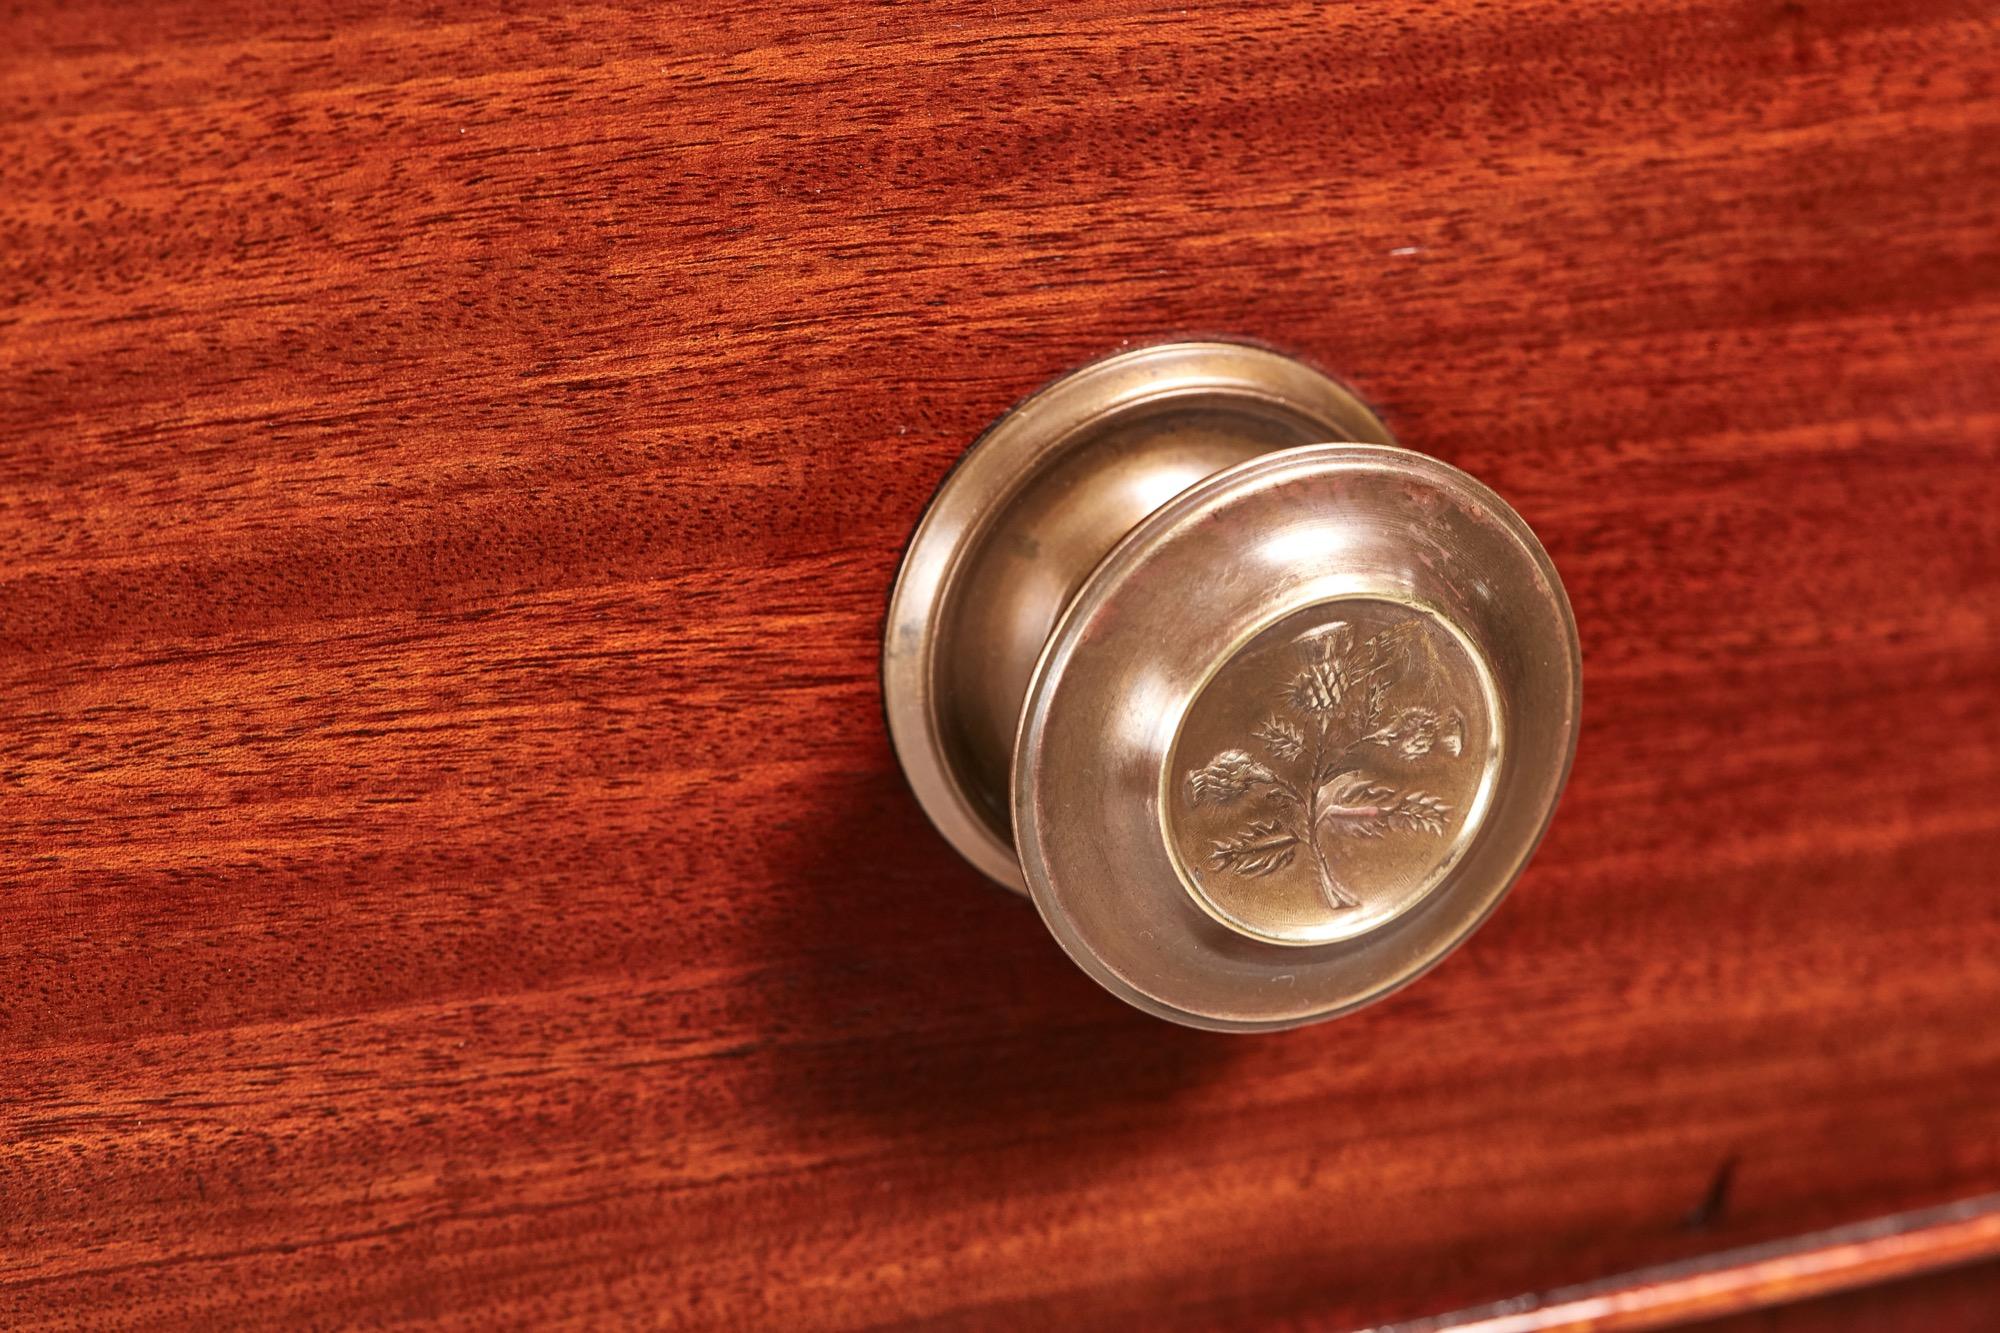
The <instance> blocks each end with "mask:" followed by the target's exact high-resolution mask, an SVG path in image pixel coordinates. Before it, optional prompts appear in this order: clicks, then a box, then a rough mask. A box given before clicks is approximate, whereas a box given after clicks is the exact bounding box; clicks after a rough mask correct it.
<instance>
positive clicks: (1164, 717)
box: [883, 343, 1581, 1031]
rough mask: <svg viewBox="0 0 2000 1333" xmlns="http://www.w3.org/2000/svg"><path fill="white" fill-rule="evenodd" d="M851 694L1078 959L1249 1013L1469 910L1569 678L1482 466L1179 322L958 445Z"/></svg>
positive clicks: (1541, 765)
mask: <svg viewBox="0 0 2000 1333" xmlns="http://www.w3.org/2000/svg"><path fill="white" fill-rule="evenodd" d="M1328 440H1334V441H1340V443H1331V444H1329V443H1324V441H1328ZM883 690H884V697H885V701H886V704H887V709H888V717H889V725H890V731H891V734H892V736H893V738H894V741H895V746H896V752H897V754H898V756H899V757H900V758H901V760H902V763H903V766H904V770H905V772H906V773H907V774H908V775H909V777H910V781H911V785H912V786H913V787H914V789H915V791H916V794H917V797H918V799H919V800H920V801H921V802H922V803H923V806H924V809H925V811H926V812H927V813H928V814H929V815H930V817H931V819H932V821H933V822H934V823H935V824H936V825H937V827H938V829H939V830H940V831H941V832H942V833H943V834H944V835H945V837H946V838H947V839H949V840H950V841H951V843H952V844H953V845H954V846H955V847H957V848H958V850H959V851H960V852H962V853H963V854H964V855H965V856H966V857H967V858H968V859H969V860H971V861H972V862H973V864H975V865H977V866H978V867H979V868H980V869H981V870H983V871H985V872H986V873H987V874H988V875H990V876H991V877H992V878H994V879H996V880H998V881H1000V882H1001V883H1003V884H1006V885H1008V886H1010V887H1012V888H1015V889H1017V890H1025V891H1026V892H1027V893H1028V894H1030V895H1031V896H1032V897H1033V899H1034V901H1035V904H1036V906H1037V907H1038V908H1039V909H1040V910H1041V913H1042V917H1043V919H1044V920H1045V921H1046V922H1047V923H1048V927H1049V929H1050V931H1051V932H1052V933H1053V934H1054V935H1055V937H1056V939H1057V940H1058V941H1059V942H1060V943H1061V944H1062V946H1063V948H1064V949H1065V950H1067V951H1068V952H1069V954H1070V956H1071V957H1072V958H1074V959H1075V960H1076V962H1077V963H1078V964H1079V965H1081V966H1082V967H1083V968H1084V969H1085V970H1086V971H1088V972H1089V973H1090V974H1091V975H1092V976H1093V977H1095V978H1097V980H1098V981H1100V982H1101V983H1103V984H1104V985H1105V986H1106V987H1107V988H1108V989H1110V990H1111V991H1112V992H1113V993H1115V994H1117V995H1119V996H1120V997H1122V998H1123V999H1125V1000H1127V1001H1129V1002H1131V1003H1132V1004H1135V1005H1137V1006H1138V1007H1140V1008H1142V1009H1145V1010H1147V1011H1148V1012H1150V1013H1154V1014H1158V1015H1160V1016H1161V1017H1164V1018H1170V1019H1173V1020H1176V1021H1178V1022H1182V1023H1188V1024H1191V1025H1194V1026H1197V1027H1205V1028H1216V1029H1224V1030H1230V1031H1246V1030H1258V1029H1268V1028H1280V1027H1289V1026H1293V1025H1296V1024H1299V1023H1307V1022H1312V1021H1315V1020H1318V1019H1323V1018H1329V1017H1332V1016H1333V1015H1335V1014H1339V1013H1344V1012H1346V1011H1348V1010H1351V1009H1354V1008H1356V1007H1358V1006H1360V1005H1362V1004H1366V1003H1367V1002H1369V1001H1370V1000H1374V999H1377V998H1380V997H1381V996H1382V995H1385V994H1387V993H1388V992H1389V991H1391V990H1393V989H1395V988H1396V987H1398V986H1400V985H1402V984H1403V983H1405V982H1407V981H1409V980H1411V979H1413V978H1414V977H1416V976H1417V975H1418V974H1420V973H1421V972H1423V971H1424V970H1425V969H1426V968H1428V967H1429V966H1430V965H1431V964H1433V963H1435V962H1436V961H1437V960H1438V959H1439V958H1441V957H1443V956H1444V954H1446V953H1447V952H1449V951H1450V950H1451V949H1452V948H1453V947H1454V946H1455V945H1457V944H1458V943H1459V942H1460V941H1462V940H1463V939H1464V938H1465V937H1466V936H1467V935H1468V934H1470V933H1471V931H1472V930H1473V929H1474V928H1475V927H1476V926H1478V924H1479V923H1480V922H1481V921H1482V920H1484V919H1485V917H1486V915H1487V914H1488V913H1489V912H1491V911H1492V909H1493V908H1494V906H1495V905H1496V904H1497V903H1498V902H1499V900H1500V898H1501V897H1502V896H1503V895H1504V894H1505V893H1506V891H1507V890H1508V888H1509V887H1510V886H1511V885H1512V884H1513V881H1514V879H1515V878H1516V876H1518V875H1519V873H1520V871H1521V869H1522V867H1523V866H1524V865H1526V863H1527V860H1528V857H1529V856H1530V855H1531V854H1532V852H1533V851H1534V848H1535V844H1536V843H1537V842H1538V841H1539V840H1540V838H1541V835H1542V832H1543V830H1544V829H1545V828H1546V827H1547V826H1548V822H1549V819H1550V817H1551V816H1552V815H1553V813H1554V811H1555V806H1556V801H1557V799H1558V797H1559V796H1560V794H1561V791H1562V786H1563V781H1564V779H1565V778H1566V776H1567V775H1568V771H1569V764H1570V758H1571V756H1572V754H1573V753H1574V750H1575V745H1576V731H1577V719H1578V712H1579V706H1580V698H1581V679H1580V662H1579V654H1578V645H1577V636H1576V624H1575V621H1574V620H1573V619H1572V617H1571V614H1570V608H1569V601H1568V598H1567V597H1566V596H1565V595H1564V593H1563V588H1562V583H1561V581H1560V580H1559V579H1558V578H1557V576H1556V572H1555V569H1554V567H1553V566H1552V565H1551V564H1550V563H1549V558H1548V556H1547V554H1546V553H1545V552H1544V551H1543V550H1542V547H1541V544H1540V543H1539V542H1537V541H1536V540H1535V537H1534V534H1533V533H1532V532H1530V531H1529V530H1528V527H1527V525H1526V524H1525V523H1523V522H1522V521H1521V518H1520V516H1519V515H1517V514H1515V513H1514V511H1513V510H1512V509H1510V508H1508V506H1507V504H1506V503H1505V502H1504V501H1503V500H1501V499H1500V497H1498V496H1497V495H1495V494H1494V493H1493V492H1492V491H1490V490H1488V489H1487V488H1486V487H1484V486H1482V485H1480V484H1479V483H1478V482H1477V481H1474V480H1473V479H1472V478H1471V477H1469V476H1467V475H1466V474H1464V473H1463V472H1460V471H1458V470H1457V469H1455V468H1453V467H1450V466H1449V465H1447V464H1445V463H1442V462H1440V461H1438V460H1437V459H1434V458H1430V457H1427V456H1425V455H1423V454H1418V453H1413V452H1411V451H1409V450H1407V449H1402V448H1398V447H1396V446H1395V444H1394V442H1393V440H1392V438H1391V437H1390V435H1389V432H1388V431H1387V429H1386V428H1385V427H1384V426H1383V425H1382V423H1381V422H1380V421H1379V420H1377V419H1376V417H1375V416H1374V414H1373V413H1371V412H1370V411H1369V410H1368V409H1367V408H1366V407H1365V406H1364V405H1363V404H1362V403H1361V402H1360V401H1359V400H1358V399H1356V398H1355V397H1354V396H1353V395H1352V394H1350V393H1348V392H1347V391H1346V390H1345V389H1343V388H1342V387H1341V386H1340V385H1338V384H1336V383H1334V382H1333V381H1332V380H1329V379H1327V378H1326V377H1325V376H1323V375H1320V374H1319V373H1318V372H1316V371H1313V370H1311V369H1309V368H1307V367H1306V366H1303V365H1301V364H1299V363H1298V362H1295V361H1292V360H1290V359H1288V358H1286V357H1283V356H1279V355H1278V354H1276V353H1273V352H1268V351H1264V350H1262V349H1258V348H1253V347H1248V346H1240V345H1236V344H1230V343H1177V344H1169V345H1166V346H1159V347H1149V348H1143V349H1140V350H1138V351H1133V352H1127V353H1124V354H1122V355H1119V356H1115V357H1112V358H1110V359H1108V360H1105V361H1100V362H1098V363H1096V364H1094V365H1091V366H1086V367H1085V368H1083V369H1082V370H1079V371H1077V372H1075V373H1074V374H1072V375H1069V376H1067V377H1066V378H1064V379H1061V380H1059V381H1057V382H1056V383H1054V384H1052V385H1050V386H1048V387H1047V388H1045V389H1043V390H1042V391H1041V392H1040V393H1037V394H1036V395H1035V396H1033V397H1032V398H1030V399H1028V400H1027V401H1026V402H1024V403H1022V404H1020V405H1019V406H1018V407H1016V408H1015V409H1014V410H1013V411H1011V412H1009V413H1008V414H1007V415H1006V416H1004V417H1003V418H1001V420H1000V421H999V422H998V423H997V424H996V425H995V426H994V427H993V428H992V429H991V430H990V431H988V432H987V434H986V435H985V436H983V437H982V438H981V439H980V440H979V442H978V443H976V444H975V445H974V446H973V447H972V449H971V450H970V451H969V452H968V453H967V454H966V456H965V458H964V459H963V460H962V461H961V462H960V464H959V466H958V467H957V469H956V470H955V471H953V472H952V474H951V475H950V476H949V477H948V478H947V479H946V481H945V483H944V485H943V487H942V488H941V489H940V490H939V492H938V494H937V497H936V499H935V500H934V501H933V502H932V504H931V507H930V509H929V511H928V512H927V513H926V514H925V515H924V518H923V521H922V522H921V523H920V524H919V525H918V528H917V531H916V534H915V536H914V537H913V538H912V539H911V543H910V549H909V552H908V554H907V555H906V556H905V558H904V561H903V567H902V570H901V572H900V574H899V575H898V578H897V582H896V588H895V592H894V594H893V596H892V598H891V601H890V607H889V618H888V627H887V634H886V641H885V643H884V647H883Z"/></svg>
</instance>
